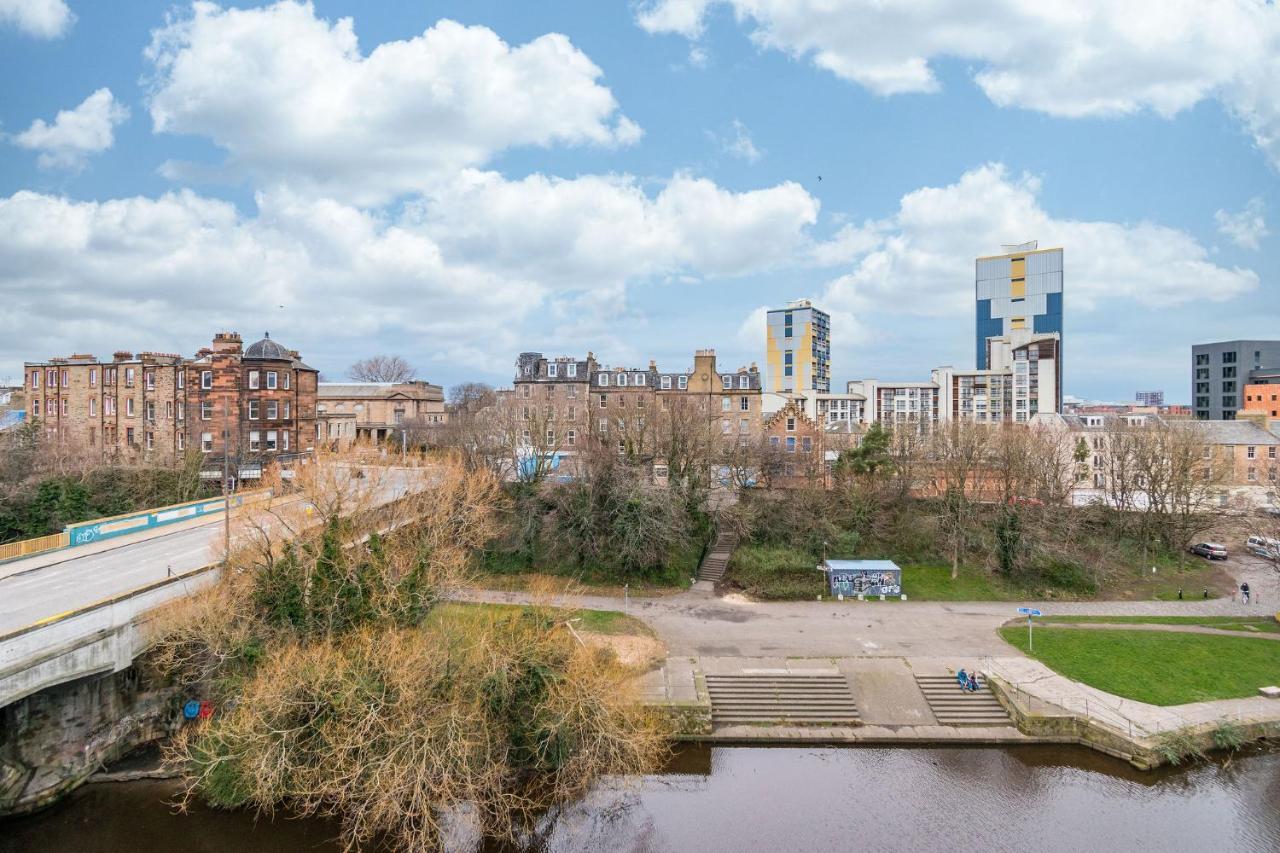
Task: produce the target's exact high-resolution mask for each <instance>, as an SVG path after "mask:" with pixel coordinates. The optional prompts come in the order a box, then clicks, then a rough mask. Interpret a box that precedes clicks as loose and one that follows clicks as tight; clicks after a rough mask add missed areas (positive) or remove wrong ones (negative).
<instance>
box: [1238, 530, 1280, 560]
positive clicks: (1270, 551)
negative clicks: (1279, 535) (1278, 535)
mask: <svg viewBox="0 0 1280 853" xmlns="http://www.w3.org/2000/svg"><path fill="white" fill-rule="evenodd" d="M1244 546H1245V547H1246V548H1248V549H1249V550H1250V551H1251V552H1252V553H1254V554H1256V555H1257V556H1259V557H1262V558H1264V559H1267V560H1280V539H1272V538H1271V537H1269V536H1250V537H1249V538H1248V540H1246V541H1245V543H1244Z"/></svg>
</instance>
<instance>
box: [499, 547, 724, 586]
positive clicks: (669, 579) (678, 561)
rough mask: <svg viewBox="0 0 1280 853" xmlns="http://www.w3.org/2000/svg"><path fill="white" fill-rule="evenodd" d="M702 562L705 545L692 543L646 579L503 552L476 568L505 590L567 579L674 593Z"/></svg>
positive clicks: (685, 583) (591, 584) (687, 582)
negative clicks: (537, 578) (541, 578)
mask: <svg viewBox="0 0 1280 853" xmlns="http://www.w3.org/2000/svg"><path fill="white" fill-rule="evenodd" d="M701 558H702V542H701V541H698V542H693V543H690V545H689V547H688V548H685V549H682V550H680V551H679V552H677V553H676V554H673V555H672V557H671V559H670V560H669V561H668V563H667V564H666V565H665V566H664V567H663V568H662V570H661V571H659V572H655V573H651V574H649V575H646V576H643V577H635V576H626V575H623V574H622V573H620V572H618V571H617V570H615V569H612V568H608V567H604V566H573V565H565V564H563V563H558V562H552V561H547V560H529V559H526V558H525V557H524V556H522V555H520V554H515V553H512V552H510V551H503V550H499V549H494V550H486V551H483V552H481V556H480V559H479V560H478V562H477V564H476V566H477V568H478V569H479V571H480V573H481V575H482V576H485V577H489V578H495V579H501V580H502V582H501V583H500V584H498V585H499V586H502V587H503V588H523V585H524V584H523V578H524V576H526V575H550V576H552V577H558V578H567V579H570V580H573V581H574V582H575V583H579V584H581V585H583V586H587V587H605V588H612V587H617V588H619V589H621V587H622V585H623V584H624V583H625V584H630V586H631V589H632V591H633V592H634V591H635V590H639V589H655V590H671V589H681V588H685V587H688V586H689V578H691V577H694V576H696V575H697V574H698V561H699V560H700V559H701Z"/></svg>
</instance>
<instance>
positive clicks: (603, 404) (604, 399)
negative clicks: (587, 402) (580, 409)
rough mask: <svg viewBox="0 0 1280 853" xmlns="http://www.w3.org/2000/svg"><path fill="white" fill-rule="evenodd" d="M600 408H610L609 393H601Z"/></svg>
mask: <svg viewBox="0 0 1280 853" xmlns="http://www.w3.org/2000/svg"><path fill="white" fill-rule="evenodd" d="M600 408H602V409H607V408H609V395H608V394H601V395H600Z"/></svg>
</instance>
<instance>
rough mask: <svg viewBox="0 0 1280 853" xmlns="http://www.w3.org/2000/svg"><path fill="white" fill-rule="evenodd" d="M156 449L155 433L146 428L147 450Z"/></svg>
mask: <svg viewBox="0 0 1280 853" xmlns="http://www.w3.org/2000/svg"><path fill="white" fill-rule="evenodd" d="M155 449H156V434H155V433H154V432H152V431H151V430H147V450H155Z"/></svg>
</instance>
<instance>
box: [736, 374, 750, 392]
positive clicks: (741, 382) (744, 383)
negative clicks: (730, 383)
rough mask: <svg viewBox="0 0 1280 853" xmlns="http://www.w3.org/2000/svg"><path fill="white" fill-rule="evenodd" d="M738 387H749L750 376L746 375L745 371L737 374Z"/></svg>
mask: <svg viewBox="0 0 1280 853" xmlns="http://www.w3.org/2000/svg"><path fill="white" fill-rule="evenodd" d="M738 387H739V388H740V389H747V388H750V387H751V377H750V376H749V375H747V374H746V373H744V374H742V375H741V376H739V377H738Z"/></svg>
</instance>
